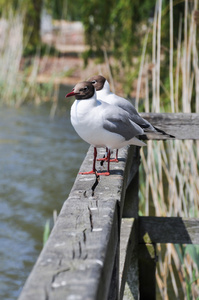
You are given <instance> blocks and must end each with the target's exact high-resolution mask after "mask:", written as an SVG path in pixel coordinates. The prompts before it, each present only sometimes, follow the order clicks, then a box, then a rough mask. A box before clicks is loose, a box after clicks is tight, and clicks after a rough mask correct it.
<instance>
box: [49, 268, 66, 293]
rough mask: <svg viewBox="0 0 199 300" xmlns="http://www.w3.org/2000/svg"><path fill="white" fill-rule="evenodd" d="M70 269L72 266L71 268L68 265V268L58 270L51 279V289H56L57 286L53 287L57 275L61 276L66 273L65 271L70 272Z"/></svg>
mask: <svg viewBox="0 0 199 300" xmlns="http://www.w3.org/2000/svg"><path fill="white" fill-rule="evenodd" d="M68 271H70V268H69V267H68V268H65V269H62V270H59V271H57V272H56V273H55V274H54V275H53V277H52V280H51V289H54V288H55V287H53V283H54V282H55V280H56V277H57V276H59V274H61V273H64V272H68Z"/></svg>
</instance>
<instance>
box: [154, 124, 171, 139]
mask: <svg viewBox="0 0 199 300" xmlns="http://www.w3.org/2000/svg"><path fill="white" fill-rule="evenodd" d="M153 127H154V128H155V130H157V132H160V133H161V134H163V135H167V136H168V137H170V138H172V139H175V136H174V135H172V134H168V133H166V132H165V131H164V130H161V129H159V128H157V127H155V126H153Z"/></svg>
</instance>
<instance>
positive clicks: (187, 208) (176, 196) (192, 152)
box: [137, 0, 199, 299]
mask: <svg viewBox="0 0 199 300" xmlns="http://www.w3.org/2000/svg"><path fill="white" fill-rule="evenodd" d="M161 6H162V2H161V0H158V1H157V2H156V8H155V13H154V22H153V29H152V32H153V39H152V41H153V47H152V48H153V50H152V57H151V62H152V66H153V69H152V82H151V87H152V97H151V98H150V96H149V94H150V88H149V86H150V78H149V76H148V66H149V64H150V58H149V56H148V55H147V56H146V57H143V58H142V64H141V67H140V70H141V71H140V74H139V76H140V77H139V79H138V81H139V80H141V77H143V78H144V79H145V95H146V97H145V110H146V111H149V109H150V104H149V103H150V102H151V103H152V106H151V109H152V111H154V112H160V111H162V112H163V111H164V107H163V103H162V102H161V96H160V83H161V63H162V60H161ZM169 6H170V51H169V53H170V64H169V74H168V77H169V79H170V89H169V91H166V94H167V95H168V94H169V95H170V111H171V112H179V111H182V112H184V113H186V112H197V113H199V65H198V51H197V46H196V23H195V21H194V10H196V9H197V1H196V0H195V2H194V7H192V6H191V5H189V3H188V0H185V12H184V37H183V38H182V17H180V22H179V33H178V42H177V48H176V51H174V50H175V49H174V44H173V40H174V36H173V9H172V8H173V1H172V0H170V4H169ZM182 41H183V42H182ZM144 53H145V51H144V52H143V55H144ZM174 53H177V55H176V56H174ZM174 61H175V66H176V67H175V69H174ZM143 66H144V67H143ZM174 74H175V76H174ZM180 82H181V85H180ZM194 88H195V90H194ZM138 92H139V91H138ZM194 93H195V95H196V96H195V98H194V96H193V94H194ZM138 98H139V97H138V96H137V99H138ZM193 102H194V105H193ZM191 104H192V105H191ZM137 105H138V106H139V102H138V103H137ZM192 107H195V111H192V109H191V108H192ZM141 161H142V170H143V172H144V175H142V176H144V179H145V180H144V181H143V182H144V183H143V184H141V193H140V195H141V211H142V213H143V212H144V214H145V215H149V212H150V211H152V213H154V215H156V216H181V217H198V211H199V209H198V208H199V202H198V199H199V188H198V187H199V176H198V175H199V174H198V161H199V142H198V141H197V142H194V141H177V140H176V141H166V142H163V141H160V142H154V141H148V147H147V149H142V150H141ZM150 205H152V206H153V209H151V206H150ZM178 247H179V249H178V251H177V246H174V245H172V244H168V245H167V246H166V248H165V249H164V251H163V250H162V249H163V248H162V246H161V245H159V244H158V245H157V249H158V256H159V262H158V268H157V272H156V279H157V284H158V287H159V293H160V297H161V298H162V299H171V298H170V297H171V295H172V297H174V298H175V297H176V298H178V299H179V298H181V297H183V299H198V298H197V297H199V288H198V283H199V282H198V279H197V278H198V276H199V273H198V267H197V264H196V262H195V259H196V258H195V257H193V255H192V250H190V249H191V248H187V247H186V246H178ZM192 247H194V246H192ZM186 249H188V250H189V251H188V250H187V251H186ZM180 251H181V252H180ZM163 252H164V253H163ZM180 253H181V256H182V259H181V260H180V257H179V255H180ZM197 253H199V251H198V252H197ZM197 259H199V254H198V256H197ZM169 282H170V283H171V285H172V291H171V289H170V290H169V288H168V284H169ZM179 282H180V284H179ZM172 299H173V298H172Z"/></svg>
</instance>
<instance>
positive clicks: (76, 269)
mask: <svg viewBox="0 0 199 300" xmlns="http://www.w3.org/2000/svg"><path fill="white" fill-rule="evenodd" d="M131 151H132V149H130V147H126V148H123V149H121V150H120V151H119V157H120V159H119V160H120V161H119V163H118V164H111V176H108V177H106V176H100V178H99V179H98V181H99V182H98V184H97V185H96V187H95V189H94V190H93V189H92V188H93V185H94V183H95V182H96V177H95V175H77V178H76V181H75V183H74V186H73V188H72V190H71V193H70V195H69V197H68V199H67V200H66V201H65V202H64V205H63V207H62V210H61V212H60V215H59V217H58V219H57V221H56V224H55V226H54V228H53V230H52V232H51V235H50V237H49V239H48V241H47V243H46V245H45V247H44V249H43V250H42V252H41V254H40V256H39V258H38V260H37V262H36V264H35V266H34V268H33V270H32V272H31V274H30V276H29V278H28V279H27V282H26V284H25V286H24V288H23V291H22V293H21V295H20V297H19V300H27V299H29V300H38V299H39V300H46V299H51V300H54V299H99V300H102V299H104V300H105V299H108V295H109V287H110V285H111V281H112V275H113V274H117V272H116V273H115V272H114V266H116V264H115V257H116V255H117V253H118V251H117V249H118V246H119V232H120V219H121V212H120V209H121V207H123V204H122V202H123V200H124V195H125V189H126V185H127V178H128V173H129V172H130V166H129V165H127V164H126V159H127V156H128V153H129V152H131ZM103 154H104V150H100V151H99V156H102V155H103ZM92 157H93V148H92V147H90V149H89V151H88V153H87V156H86V158H85V160H84V162H83V164H82V166H81V168H80V171H81V172H82V171H85V170H86V171H88V169H90V168H91V167H92ZM97 167H98V168H100V165H98V166H97ZM114 276H115V275H114ZM114 280H115V281H118V280H119V278H118V276H115V278H114ZM116 284H118V286H119V283H118V282H117V283H116ZM116 291H117V290H116Z"/></svg>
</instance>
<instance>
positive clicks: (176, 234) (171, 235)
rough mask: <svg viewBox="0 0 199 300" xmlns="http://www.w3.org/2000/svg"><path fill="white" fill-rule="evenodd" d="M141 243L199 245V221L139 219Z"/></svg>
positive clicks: (175, 218)
mask: <svg viewBox="0 0 199 300" xmlns="http://www.w3.org/2000/svg"><path fill="white" fill-rule="evenodd" d="M139 243H163V244H164V243H173V244H199V219H191V218H190V219H188V218H180V217H139Z"/></svg>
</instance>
